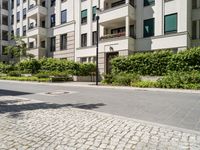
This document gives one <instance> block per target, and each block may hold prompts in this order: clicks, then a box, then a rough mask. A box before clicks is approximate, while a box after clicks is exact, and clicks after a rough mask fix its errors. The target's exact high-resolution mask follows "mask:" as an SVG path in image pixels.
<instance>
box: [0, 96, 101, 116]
mask: <svg viewBox="0 0 200 150" xmlns="http://www.w3.org/2000/svg"><path fill="white" fill-rule="evenodd" d="M27 102H28V100H23V99H22V100H20V99H19V100H4V101H0V114H5V113H9V116H8V117H11V118H18V117H22V116H23V112H24V111H32V110H39V109H43V110H45V109H60V108H79V109H86V110H93V109H97V108H99V107H102V106H105V104H103V103H96V104H84V103H77V104H52V103H44V102H37V103H29V102H28V103H27ZM30 102H31V101H30Z"/></svg>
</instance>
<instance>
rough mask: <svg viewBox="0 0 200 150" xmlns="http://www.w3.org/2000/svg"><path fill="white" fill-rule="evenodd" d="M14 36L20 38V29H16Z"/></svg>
mask: <svg viewBox="0 0 200 150" xmlns="http://www.w3.org/2000/svg"><path fill="white" fill-rule="evenodd" d="M16 35H17V36H20V29H19V28H17V30H16Z"/></svg>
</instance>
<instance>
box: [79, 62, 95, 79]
mask: <svg viewBox="0 0 200 150" xmlns="http://www.w3.org/2000/svg"><path fill="white" fill-rule="evenodd" d="M79 66H80V67H79V72H78V74H77V75H79V76H91V75H94V74H95V70H96V65H95V64H93V63H83V64H81V63H80V64H79Z"/></svg>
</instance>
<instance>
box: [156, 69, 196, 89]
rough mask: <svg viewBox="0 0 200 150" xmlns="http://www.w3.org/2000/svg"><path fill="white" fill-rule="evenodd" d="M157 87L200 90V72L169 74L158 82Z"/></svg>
mask: <svg viewBox="0 0 200 150" xmlns="http://www.w3.org/2000/svg"><path fill="white" fill-rule="evenodd" d="M157 87H160V88H182V89H190V88H192V89H200V72H199V71H191V72H169V73H168V74H167V75H166V76H164V77H163V78H162V79H160V80H158V82H157Z"/></svg>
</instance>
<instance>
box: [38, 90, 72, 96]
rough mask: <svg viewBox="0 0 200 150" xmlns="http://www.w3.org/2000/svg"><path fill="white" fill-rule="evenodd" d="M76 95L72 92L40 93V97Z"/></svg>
mask: <svg viewBox="0 0 200 150" xmlns="http://www.w3.org/2000/svg"><path fill="white" fill-rule="evenodd" d="M72 93H76V92H74V91H53V92H46V93H40V94H42V95H49V96H58V95H66V94H72Z"/></svg>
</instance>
